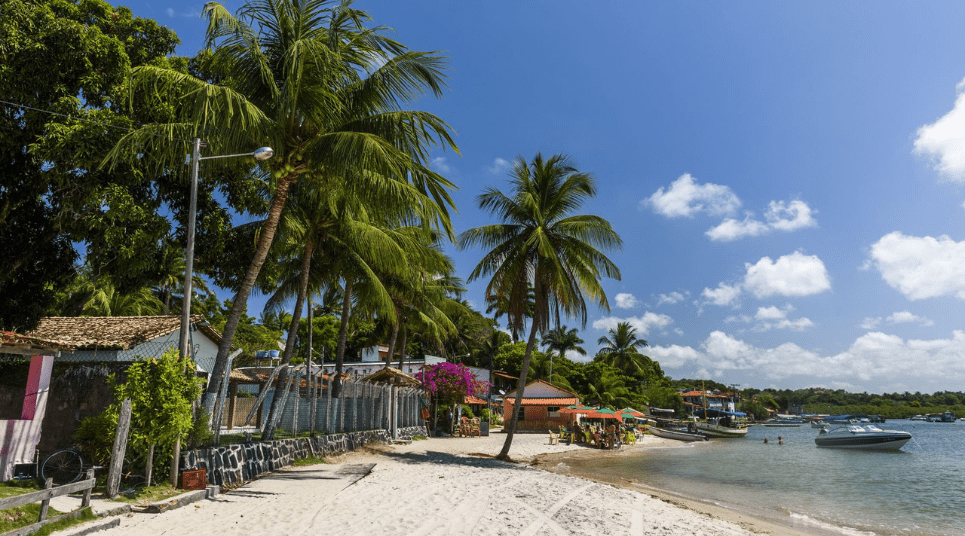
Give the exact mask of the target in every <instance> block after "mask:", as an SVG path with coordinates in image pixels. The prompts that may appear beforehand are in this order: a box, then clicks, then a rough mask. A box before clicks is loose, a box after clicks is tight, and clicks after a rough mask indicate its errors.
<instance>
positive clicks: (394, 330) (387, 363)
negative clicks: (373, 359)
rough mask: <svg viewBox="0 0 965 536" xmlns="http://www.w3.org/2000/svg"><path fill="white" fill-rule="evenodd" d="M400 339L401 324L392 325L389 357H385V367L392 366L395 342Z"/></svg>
mask: <svg viewBox="0 0 965 536" xmlns="http://www.w3.org/2000/svg"><path fill="white" fill-rule="evenodd" d="M398 337H399V324H392V336H391V337H390V338H389V355H387V356H385V366H387V367H388V366H390V365H391V364H392V356H393V355H395V341H396V339H397V338H398Z"/></svg>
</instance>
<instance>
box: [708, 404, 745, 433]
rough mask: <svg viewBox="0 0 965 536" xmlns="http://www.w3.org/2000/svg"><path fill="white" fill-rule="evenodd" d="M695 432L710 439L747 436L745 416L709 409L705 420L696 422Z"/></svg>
mask: <svg viewBox="0 0 965 536" xmlns="http://www.w3.org/2000/svg"><path fill="white" fill-rule="evenodd" d="M697 430H699V431H700V432H702V433H703V434H704V435H705V436H707V437H711V438H714V437H717V438H736V437H745V436H747V414H746V413H741V412H739V411H721V410H716V409H711V410H710V411H709V412H708V416H707V419H706V420H703V421H697Z"/></svg>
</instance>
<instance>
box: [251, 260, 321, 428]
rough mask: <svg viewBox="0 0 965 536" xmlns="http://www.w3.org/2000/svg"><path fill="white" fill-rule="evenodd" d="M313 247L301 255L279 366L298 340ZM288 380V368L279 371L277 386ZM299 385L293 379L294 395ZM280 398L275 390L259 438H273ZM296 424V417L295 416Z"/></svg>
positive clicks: (290, 355)
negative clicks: (299, 273) (299, 270)
mask: <svg viewBox="0 0 965 536" xmlns="http://www.w3.org/2000/svg"><path fill="white" fill-rule="evenodd" d="M313 251H314V247H313V245H312V242H308V243H307V244H305V251H304V252H303V253H302V268H301V269H302V273H301V277H300V278H299V281H298V296H297V297H296V298H295V311H294V312H292V322H291V324H290V325H289V326H288V340H286V341H285V355H284V356H283V357H282V360H281V364H282V365H288V364H289V363H291V360H292V352H293V351H294V350H295V340H296V339H298V323H299V321H301V319H302V305H304V303H305V295H306V294H308V275H309V270H311V267H312V253H313ZM287 380H288V367H287V366H286V367H285V368H283V369H281V374H280V375H279V376H278V385H282V384H286V382H287ZM298 390H299V383H298V379H297V378H296V379H295V393H296V395H295V396H296V397H297V396H298V394H297V393H298ZM280 398H281V397H279V396H278V389H275V396H273V397H272V399H271V409H269V410H268V420H267V421H266V422H267V423H268V426H266V427H265V429H264V430H263V431H262V433H261V438H262V439H263V440H264V439H274V437H275V422H276V421H277V419H275V418H274V416H275V413H276V412H278V411H280V410H281V409H280V408H281V403H282V402H281V400H280ZM295 419H296V422H297V419H298V416H297V415H296V416H295Z"/></svg>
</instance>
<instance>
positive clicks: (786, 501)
mask: <svg viewBox="0 0 965 536" xmlns="http://www.w3.org/2000/svg"><path fill="white" fill-rule="evenodd" d="M878 426H879V427H881V428H883V429H893V430H906V431H908V432H911V434H912V436H913V439H912V441H910V442H908V443H907V444H906V445H905V446H904V447H902V449H901V450H900V451H898V452H874V451H858V450H836V449H822V448H817V447H816V446H815V444H814V437H815V436H816V435H817V434H818V430H817V429H814V428H811V427H810V425H804V426H801V427H799V428H768V427H764V426H752V427H751V430H750V432H749V433H748V436H747V437H746V438H743V439H715V440H711V441H708V442H704V443H692V444H687V445H686V446H682V447H674V448H657V449H647V450H645V451H637V452H630V453H628V454H627V455H626V456H619V457H606V458H594V459H586V460H584V461H582V462H581V463H580V466H581V467H580V471H581V472H583V471H585V472H587V473H600V474H604V473H606V474H608V475H609V476H612V477H619V478H625V479H626V478H629V479H632V480H633V481H636V482H640V483H642V484H644V485H648V486H652V487H655V488H659V489H664V490H667V491H671V492H674V493H678V494H681V495H684V496H688V497H692V498H696V499H700V500H703V501H707V502H713V503H716V504H718V505H721V506H727V507H730V508H733V509H736V510H739V511H744V512H747V513H750V514H752V515H758V516H760V515H761V514H762V513H763V514H764V517H765V518H770V519H772V520H777V521H779V522H781V523H783V524H786V525H787V524H790V525H792V526H794V527H797V528H800V529H802V530H805V531H808V532H812V533H815V534H852V535H865V534H875V535H882V536H884V535H899V534H900V535H912V534H914V535H941V536H962V535H965V423H962V422H956V423H925V422H920V421H904V420H896V421H889V422H887V423H885V424H879V425H878ZM778 436H782V437H783V438H784V445H778V443H777V438H778ZM765 437H767V438H769V439H770V442H769V443H768V444H764V438H765Z"/></svg>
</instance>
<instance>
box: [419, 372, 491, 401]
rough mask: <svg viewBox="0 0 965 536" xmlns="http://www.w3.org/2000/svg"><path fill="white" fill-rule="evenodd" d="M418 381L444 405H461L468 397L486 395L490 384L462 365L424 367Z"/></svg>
mask: <svg viewBox="0 0 965 536" xmlns="http://www.w3.org/2000/svg"><path fill="white" fill-rule="evenodd" d="M415 377H416V379H417V380H419V381H421V382H422V385H423V386H424V387H425V388H426V390H427V391H429V394H430V395H432V397H433V398H435V399H437V400H438V401H439V402H440V403H442V404H444V405H449V404H457V403H461V402H462V399H463V398H465V397H466V396H467V395H485V394H486V390H487V389H488V388H489V382H484V381H479V380H477V379H476V377H475V376H473V374H472V371H471V370H469V367H467V366H466V365H463V364H461V363H436V364H435V365H426V366H424V367H422V371H421V372H417V373H416V375H415Z"/></svg>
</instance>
